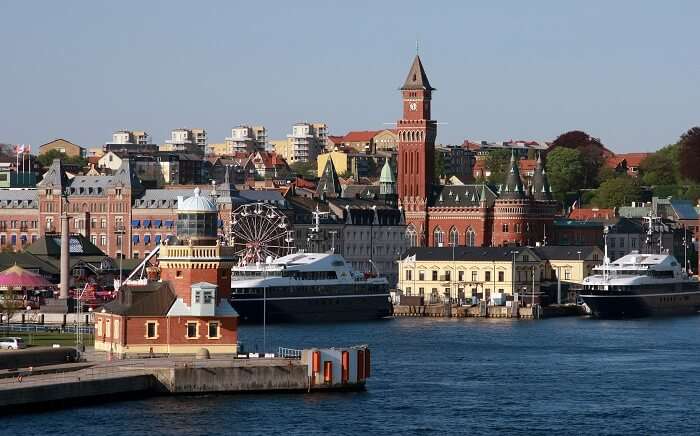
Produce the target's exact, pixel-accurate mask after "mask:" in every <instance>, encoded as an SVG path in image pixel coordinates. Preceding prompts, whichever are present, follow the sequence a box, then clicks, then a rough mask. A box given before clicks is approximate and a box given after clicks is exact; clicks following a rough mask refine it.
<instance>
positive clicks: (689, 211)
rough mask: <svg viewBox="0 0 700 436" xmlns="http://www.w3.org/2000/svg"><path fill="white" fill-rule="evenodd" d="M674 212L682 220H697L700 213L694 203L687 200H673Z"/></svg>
mask: <svg viewBox="0 0 700 436" xmlns="http://www.w3.org/2000/svg"><path fill="white" fill-rule="evenodd" d="M671 207H672V208H673V211H674V212H675V213H676V215H677V216H678V219H681V220H696V219H698V212H697V211H696V210H695V208H694V207H693V203H691V202H690V201H687V200H671Z"/></svg>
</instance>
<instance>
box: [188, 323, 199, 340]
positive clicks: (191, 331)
mask: <svg viewBox="0 0 700 436" xmlns="http://www.w3.org/2000/svg"><path fill="white" fill-rule="evenodd" d="M196 337H197V322H195V321H192V322H188V323H187V338H188V339H194V338H196Z"/></svg>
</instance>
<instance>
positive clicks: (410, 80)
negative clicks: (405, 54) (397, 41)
mask: <svg viewBox="0 0 700 436" xmlns="http://www.w3.org/2000/svg"><path fill="white" fill-rule="evenodd" d="M401 89H402V90H410V89H423V90H428V91H431V90H434V89H435V88H433V87H432V86H430V82H429V81H428V76H427V74H425V69H423V63H422V62H421V61H420V56H418V55H416V57H415V58H414V59H413V64H411V69H410V70H408V75H407V76H406V81H405V82H404V84H403V86H402V87H401Z"/></svg>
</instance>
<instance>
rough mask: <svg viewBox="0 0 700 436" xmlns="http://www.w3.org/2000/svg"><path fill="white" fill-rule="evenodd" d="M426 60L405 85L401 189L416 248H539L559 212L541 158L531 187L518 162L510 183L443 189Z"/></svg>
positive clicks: (399, 126)
mask: <svg viewBox="0 0 700 436" xmlns="http://www.w3.org/2000/svg"><path fill="white" fill-rule="evenodd" d="M434 90H435V89H434V88H433V87H432V86H431V85H430V82H429V81H428V77H427V75H426V73H425V70H424V68H423V65H422V63H421V60H420V58H419V57H418V56H416V58H415V59H414V61H413V64H412V65H411V69H410V70H409V72H408V76H407V77H406V81H405V82H404V85H403V86H402V87H401V94H402V96H403V118H402V119H401V120H399V121H398V122H397V131H398V135H399V146H398V149H399V152H398V191H399V199H400V202H401V205H402V207H403V208H404V210H405V214H406V222H407V224H408V228H407V236H408V237H409V239H410V241H411V245H414V246H441V245H448V244H455V245H467V246H499V245H510V244H514V245H535V244H536V243H537V242H543V241H544V237H545V234H546V233H547V232H549V231H551V230H550V227H551V226H552V222H553V220H554V216H555V215H556V213H557V210H558V205H557V202H556V201H554V200H553V199H552V193H551V189H550V187H549V182H548V181H547V176H546V174H545V170H544V165H543V162H542V160H541V159H538V160H537V162H536V168H535V169H534V171H533V175H532V179H531V183H530V185H529V186H528V187H525V186H524V185H523V181H522V179H521V178H520V170H519V167H518V164H517V161H516V158H515V154H513V157H512V159H511V169H510V172H509V174H508V178H507V181H506V183H505V184H504V185H502V186H499V187H491V186H488V185H486V184H471V185H438V184H436V178H435V174H434V167H435V162H434V159H435V136H436V134H437V122H436V121H435V120H432V119H431V101H432V92H433V91H434Z"/></svg>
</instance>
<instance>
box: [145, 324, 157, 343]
mask: <svg viewBox="0 0 700 436" xmlns="http://www.w3.org/2000/svg"><path fill="white" fill-rule="evenodd" d="M157 337H158V323H157V322H155V321H148V322H147V323H146V338H147V339H156V338H157Z"/></svg>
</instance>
